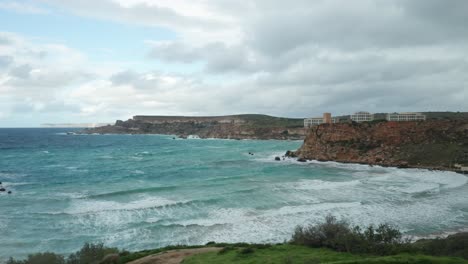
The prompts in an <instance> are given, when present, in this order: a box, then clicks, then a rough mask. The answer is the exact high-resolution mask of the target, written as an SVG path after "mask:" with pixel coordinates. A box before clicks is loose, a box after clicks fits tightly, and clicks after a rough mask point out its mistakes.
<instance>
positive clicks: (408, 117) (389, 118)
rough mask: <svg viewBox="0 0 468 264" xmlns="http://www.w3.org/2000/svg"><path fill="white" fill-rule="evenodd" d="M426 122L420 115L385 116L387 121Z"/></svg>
mask: <svg viewBox="0 0 468 264" xmlns="http://www.w3.org/2000/svg"><path fill="white" fill-rule="evenodd" d="M424 120H426V115H424V114H421V113H392V114H387V121H396V122H402V121H424Z"/></svg>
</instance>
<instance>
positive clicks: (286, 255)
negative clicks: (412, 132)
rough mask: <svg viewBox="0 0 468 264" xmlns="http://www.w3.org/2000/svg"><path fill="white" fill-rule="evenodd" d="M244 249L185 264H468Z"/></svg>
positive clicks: (464, 262)
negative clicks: (247, 251) (247, 250)
mask: <svg viewBox="0 0 468 264" xmlns="http://www.w3.org/2000/svg"><path fill="white" fill-rule="evenodd" d="M245 251H246V250H245V248H234V249H232V250H228V251H226V252H224V253H204V254H199V255H195V256H192V257H189V258H187V259H185V260H184V261H183V264H218V263H224V264H229V263H239V264H251V263H265V264H294V263H300V264H319V263H320V264H325V263H330V264H331V263H336V264H338V263H339V264H377V263H383V264H400V263H401V264H403V263H405V264H413V263H414V264H426V263H427V264H429V263H434V264H439V263H440V264H452V263H453V264H468V261H467V260H463V259H460V258H453V257H432V256H425V255H408V254H399V255H394V256H386V257H378V256H371V255H354V254H349V253H340V252H336V251H333V250H329V249H323V248H309V247H305V246H297V245H289V244H283V245H274V246H271V247H267V248H252V249H251V250H249V253H245Z"/></svg>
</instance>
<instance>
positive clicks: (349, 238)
mask: <svg viewBox="0 0 468 264" xmlns="http://www.w3.org/2000/svg"><path fill="white" fill-rule="evenodd" d="M291 242H292V243H293V244H299V245H305V246H310V247H327V248H331V249H334V250H337V251H344V252H350V253H371V254H378V255H389V254H396V253H399V252H403V251H407V250H406V249H407V248H408V247H407V245H408V244H409V242H408V241H404V240H403V239H402V234H401V232H400V231H399V230H398V229H396V228H394V227H392V226H390V225H388V224H381V225H379V226H378V227H377V228H375V227H374V226H372V225H371V226H368V227H367V228H365V229H364V231H363V230H362V229H361V228H360V227H359V226H355V227H350V225H349V224H348V223H347V222H346V221H338V220H337V219H336V218H335V217H333V216H331V215H328V216H327V217H325V222H323V223H319V224H317V225H310V226H308V227H302V226H299V227H297V228H296V230H295V232H294V234H293V236H292V239H291Z"/></svg>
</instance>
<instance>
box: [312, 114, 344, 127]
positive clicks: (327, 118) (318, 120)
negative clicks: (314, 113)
mask: <svg viewBox="0 0 468 264" xmlns="http://www.w3.org/2000/svg"><path fill="white" fill-rule="evenodd" d="M338 122H340V120H339V118H338V117H332V116H331V114H330V113H323V117H311V118H306V119H304V127H311V126H317V125H320V124H325V123H327V124H331V123H338Z"/></svg>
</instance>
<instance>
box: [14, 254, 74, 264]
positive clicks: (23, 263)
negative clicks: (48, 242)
mask: <svg viewBox="0 0 468 264" xmlns="http://www.w3.org/2000/svg"><path fill="white" fill-rule="evenodd" d="M7 264H65V259H64V257H62V256H60V255H57V254H55V253H50V252H46V253H37V254H32V255H29V256H28V258H27V259H26V260H15V259H13V258H10V259H9V260H8V261H7Z"/></svg>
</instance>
